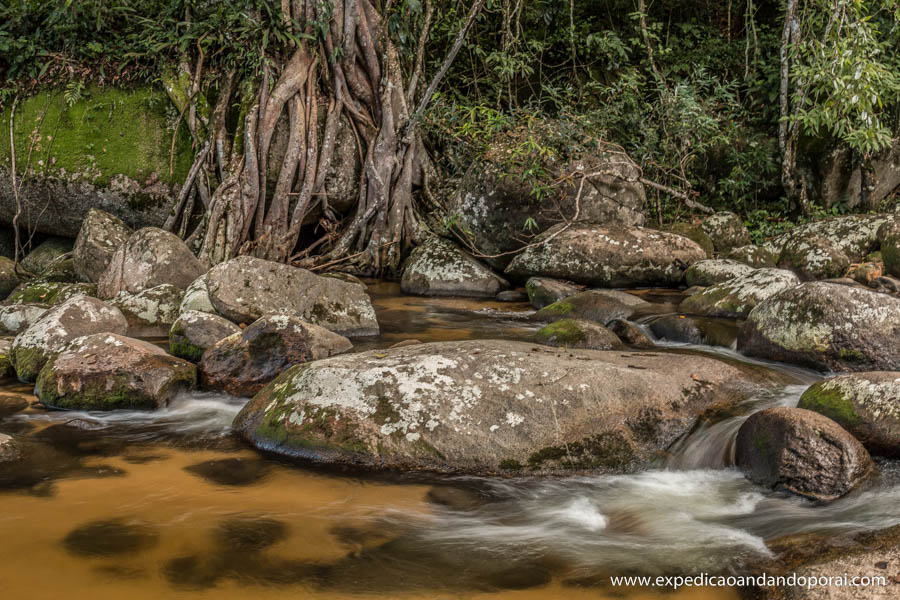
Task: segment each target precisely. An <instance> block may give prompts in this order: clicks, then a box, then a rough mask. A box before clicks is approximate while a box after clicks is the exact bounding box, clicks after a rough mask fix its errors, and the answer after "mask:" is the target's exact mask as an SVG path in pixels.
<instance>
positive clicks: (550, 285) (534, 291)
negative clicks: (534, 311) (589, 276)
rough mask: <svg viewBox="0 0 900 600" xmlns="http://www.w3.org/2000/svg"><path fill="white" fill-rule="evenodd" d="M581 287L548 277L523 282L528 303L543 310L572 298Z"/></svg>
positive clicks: (532, 278) (533, 278)
mask: <svg viewBox="0 0 900 600" xmlns="http://www.w3.org/2000/svg"><path fill="white" fill-rule="evenodd" d="M582 289H583V288H582V286H580V285H575V284H572V283H567V282H565V281H558V280H556V279H550V278H549V277H531V278H529V279H528V281H526V282H525V292H526V293H527V294H528V301H529V302H530V303H531V305H532V306H533V307H535V308H544V307H545V306H547V305H548V304H553V303H554V302H557V301H559V300H562V299H563V298H568V297H569V296H574V295H575V294H577V293H578V292H580V291H581V290H582Z"/></svg>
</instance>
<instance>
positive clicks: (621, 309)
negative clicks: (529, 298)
mask: <svg viewBox="0 0 900 600" xmlns="http://www.w3.org/2000/svg"><path fill="white" fill-rule="evenodd" d="M630 297H631V298H633V299H634V300H638V301H641V300H640V298H637V297H635V296H630ZM633 314H634V304H632V303H630V302H629V303H628V304H626V303H625V302H623V301H622V299H621V298H619V297H617V295H616V296H610V295H609V294H608V293H607V291H605V290H588V291H586V292H579V293H577V294H575V295H574V296H569V297H567V298H565V299H564V300H560V301H558V302H554V303H553V304H548V305H547V306H545V307H544V308H542V309H541V310H539V311H537V312H536V313H534V315H532V317H531V318H532V319H533V320H535V321H542V322H546V321H559V320H560V319H582V320H585V321H596V322H598V323H602V324H604V325H605V324H606V323H609V322H610V321H612V320H613V319H627V318H629V317H631V316H632V315H633Z"/></svg>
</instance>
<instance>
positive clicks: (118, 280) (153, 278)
mask: <svg viewBox="0 0 900 600" xmlns="http://www.w3.org/2000/svg"><path fill="white" fill-rule="evenodd" d="M204 271H206V269H204V268H203V265H201V264H200V261H199V260H197V257H195V256H194V254H193V253H192V252H191V251H190V249H189V248H188V247H187V246H186V245H185V244H184V242H183V241H181V239H180V238H179V237H178V236H177V235H175V234H173V233H169V232H168V231H163V230H162V229H157V228H155V227H145V228H144V229H139V230H137V231H135V232H134V233H133V234H131V236H130V237H129V238H128V240H127V241H126V242H125V243H124V244H123V245H122V246H120V247H119V249H118V250H116V253H115V254H114V255H113V258H112V260H111V261H110V263H109V266H108V267H107V268H106V271H104V272H103V275H102V276H101V277H100V281H99V282H98V283H97V292H98V293H99V295H100V297H101V298H112V297H114V296H115V295H116V294H118V293H119V292H123V291H124V292H128V293H130V294H135V293H137V292H141V291H143V290H146V289H149V288H152V287H156V286H158V285H162V284H164V283H168V284H170V285H174V286H175V287H177V288H178V289H181V290H184V289H187V287H188V286H189V285H190V284H191V283H192V282H193V281H194V280H195V279H197V278H198V277H200V276H201V275H202V274H203V273H204Z"/></svg>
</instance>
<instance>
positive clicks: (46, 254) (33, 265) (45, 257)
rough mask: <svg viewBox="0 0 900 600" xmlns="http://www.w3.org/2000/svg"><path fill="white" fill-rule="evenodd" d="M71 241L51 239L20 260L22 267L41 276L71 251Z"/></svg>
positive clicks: (59, 238)
mask: <svg viewBox="0 0 900 600" xmlns="http://www.w3.org/2000/svg"><path fill="white" fill-rule="evenodd" d="M72 244H73V243H72V240H71V239H68V238H61V237H51V238H48V239H46V240H44V241H43V242H41V243H40V244H38V245H37V246H36V247H35V248H34V250H32V251H31V252H29V253H28V254H26V255H25V258H23V259H22V266H23V267H24V268H25V269H27V270H28V271H29V272H31V273H35V274H37V275H42V274H43V273H44V271H45V270H46V269H47V267H48V266H49V265H50V263H52V262H53V261H54V260H56V259H57V258H59V257H60V256H62V255H64V254H68V253H69V252H71V251H72Z"/></svg>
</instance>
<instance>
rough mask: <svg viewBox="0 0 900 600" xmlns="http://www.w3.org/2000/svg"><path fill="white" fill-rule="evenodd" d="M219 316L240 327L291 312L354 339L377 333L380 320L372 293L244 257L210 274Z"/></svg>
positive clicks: (302, 271)
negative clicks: (267, 316)
mask: <svg viewBox="0 0 900 600" xmlns="http://www.w3.org/2000/svg"><path fill="white" fill-rule="evenodd" d="M207 286H208V290H209V299H210V302H211V303H212V305H213V307H214V308H215V310H216V312H218V313H219V314H221V315H222V316H224V317H225V318H227V319H229V320H231V321H234V322H235V323H252V322H253V321H255V320H257V319H258V318H260V317H262V316H263V315H268V314H286V315H290V316H292V317H297V318H298V319H301V320H303V321H307V322H310V323H313V324H315V325H321V326H322V327H325V328H326V329H330V330H331V331H334V332H337V333H340V334H342V335H348V336H364V335H375V334H377V333H378V321H377V320H376V319H375V309H374V308H373V307H372V301H371V300H370V298H369V296H368V294H367V293H366V290H365V289H364V288H363V287H362V286H359V285H356V284H354V283H348V282H346V281H341V280H339V279H336V278H334V277H321V276H319V275H316V274H314V273H311V272H309V271H307V270H305V269H298V268H296V267H291V266H289V265H284V264H281V263H276V262H271V261H267V260H262V259H259V258H253V257H250V256H239V257H238V258H233V259H231V260H229V261H227V262H224V263H221V264H219V265H216V266H215V267H213V268H212V269H210V271H209V273H208V274H207Z"/></svg>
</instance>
